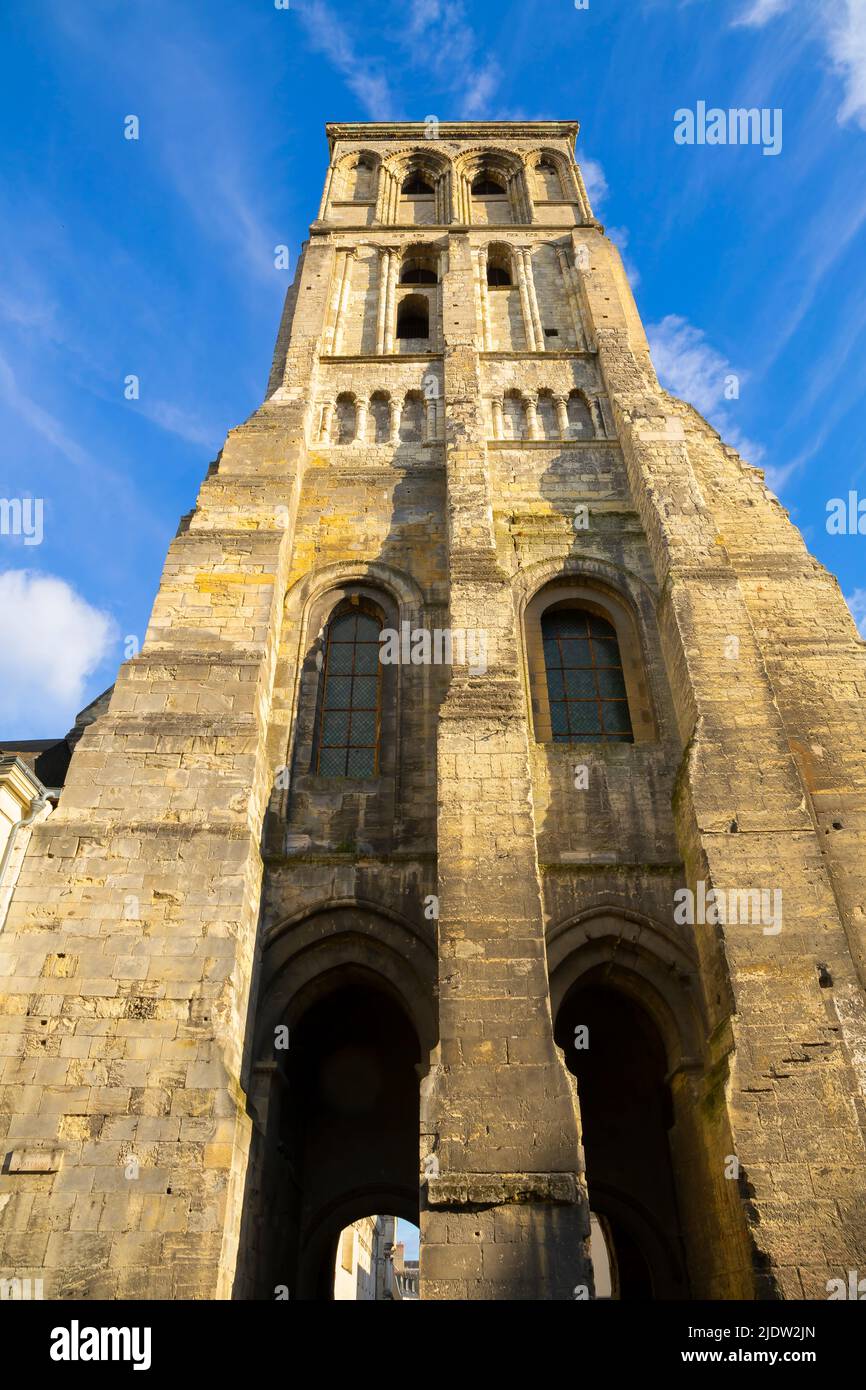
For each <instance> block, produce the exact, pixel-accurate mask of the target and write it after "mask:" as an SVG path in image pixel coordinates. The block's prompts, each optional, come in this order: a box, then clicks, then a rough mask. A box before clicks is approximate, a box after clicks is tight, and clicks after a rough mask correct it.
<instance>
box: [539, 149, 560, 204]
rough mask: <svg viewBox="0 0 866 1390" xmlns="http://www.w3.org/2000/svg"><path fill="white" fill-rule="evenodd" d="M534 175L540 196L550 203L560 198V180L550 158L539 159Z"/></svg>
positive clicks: (556, 201)
mask: <svg viewBox="0 0 866 1390" xmlns="http://www.w3.org/2000/svg"><path fill="white" fill-rule="evenodd" d="M535 177H536V181H537V184H538V187H539V192H540V194H541V197H542V198H543V199H544V200H545V201H547V202H552V203H558V202H560V201H561V200H562V180H561V179H560V177H559V173H558V171H557V169H556V166H555V165H554V163H553V160H552V159H547V158H544V159H540V160H539V161H538V163H537V164H536V166H535Z"/></svg>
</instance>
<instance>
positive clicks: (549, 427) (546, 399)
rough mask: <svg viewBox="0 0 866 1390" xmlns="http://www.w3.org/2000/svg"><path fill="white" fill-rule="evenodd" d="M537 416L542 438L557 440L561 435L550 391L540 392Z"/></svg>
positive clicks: (536, 410)
mask: <svg viewBox="0 0 866 1390" xmlns="http://www.w3.org/2000/svg"><path fill="white" fill-rule="evenodd" d="M535 415H536V419H537V420H538V430H539V434H540V435H541V438H542V439H556V438H557V437H558V435H559V429H558V427H557V422H556V406H555V405H554V402H553V396H552V394H551V393H550V391H539V393H538V404H537V405H536V407H535Z"/></svg>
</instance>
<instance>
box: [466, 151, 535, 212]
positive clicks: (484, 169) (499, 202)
mask: <svg viewBox="0 0 866 1390" xmlns="http://www.w3.org/2000/svg"><path fill="white" fill-rule="evenodd" d="M494 186H496V187H497V188H501V189H502V192H501V193H500V192H494V191H492V190H493V188H494ZM488 188H489V189H490V190H491V191H490V192H486V191H482V190H486V189H488ZM473 189H476V190H477V191H476V192H473ZM454 190H455V198H454V202H455V215H456V218H457V221H458V222H464V223H466V224H467V225H471V224H475V225H480V226H483V225H500V226H504V225H508V224H511V225H519V224H522V223H529V222H532V221H533V220H534V219H533V212H532V199H531V195H530V192H529V184H528V181H527V178H526V166H525V164H524V162H523V159H522V158H521V157H520V156H519V155H517V154H514V153H513V152H511V151H510V150H499V149H496V148H487V149H477V150H468V151H466V152H465V153H464V154H463V155H462V156H461V157H460V158H459V159H458V161H457V162H456V165H455V170H454Z"/></svg>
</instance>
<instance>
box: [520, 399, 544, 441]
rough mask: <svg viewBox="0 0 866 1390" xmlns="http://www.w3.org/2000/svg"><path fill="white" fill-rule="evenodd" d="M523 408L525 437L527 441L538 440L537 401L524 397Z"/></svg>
mask: <svg viewBox="0 0 866 1390" xmlns="http://www.w3.org/2000/svg"><path fill="white" fill-rule="evenodd" d="M523 408H524V410H525V411H526V435H527V438H528V439H540V438H541V430H540V428H539V424H538V399H537V397H536V396H529V395H527V396H524V397H523Z"/></svg>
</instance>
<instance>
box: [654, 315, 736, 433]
mask: <svg viewBox="0 0 866 1390" xmlns="http://www.w3.org/2000/svg"><path fill="white" fill-rule="evenodd" d="M647 337H648V338H649V342H650V349H651V351H652V356H653V361H654V363H655V367H656V371H657V372H658V374H659V379H660V381H661V382H662V383H663V385H664V386H666V387H667V389H668V390H669V391H672V392H673V394H674V395H676V396H682V397H683V399H684V400H687V401H690V402H691V404H692V405H693V406H695V408H696V409H697V410H699V411H700V412H701V414H702V415H707V416H709V415H710V414H711V413H712V412H713V411H714V410H715V409H717V407H718V406H719V404H720V402H721V401H722V400H723V399H724V394H725V387H726V384H727V378H728V377H730V376H731V375H736V374H735V373H734V372H733V368H732V367H731V364H730V362H729V361H728V359H727V358H726V357H724V356H723V355H722V353H720V352H717V351H716V349H715V348H714V347H712V346H711V344H710V343H708V342H707V339H706V334H705V333H704V331H703V329H702V328H696V327H695V325H694V324H692V323H689V322H688V320H687V319H684V318H681V317H680V315H679V314H668V315H667V316H666V317H665V318H663V319H662V320H661V322H660V323H653V324H650V325H649V327H648V328H647Z"/></svg>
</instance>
